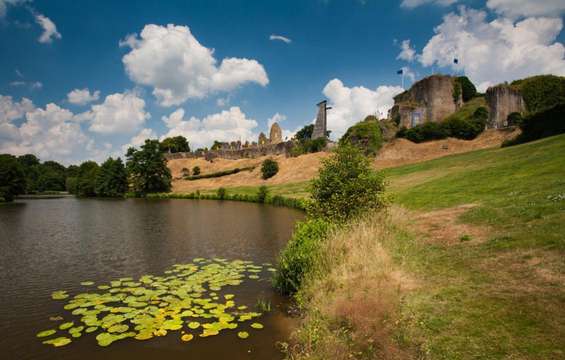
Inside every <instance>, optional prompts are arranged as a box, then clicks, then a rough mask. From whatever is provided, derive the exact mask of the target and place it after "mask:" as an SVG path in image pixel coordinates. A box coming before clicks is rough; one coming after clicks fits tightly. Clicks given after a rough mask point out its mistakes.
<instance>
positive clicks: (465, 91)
mask: <svg viewBox="0 0 565 360" xmlns="http://www.w3.org/2000/svg"><path fill="white" fill-rule="evenodd" d="M456 81H457V83H458V84H459V86H460V87H461V93H462V95H463V101H464V102H467V101H469V100H471V99H473V98H474V97H475V96H477V88H476V87H475V85H473V83H472V82H471V80H469V78H468V77H466V76H460V77H458V78H457V80H456Z"/></svg>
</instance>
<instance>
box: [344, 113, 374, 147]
mask: <svg viewBox="0 0 565 360" xmlns="http://www.w3.org/2000/svg"><path fill="white" fill-rule="evenodd" d="M346 142H348V143H350V144H352V145H353V146H356V147H358V148H359V149H361V151H363V152H364V153H365V155H375V154H376V153H377V151H379V149H380V148H381V146H382V144H383V138H382V133H381V128H380V126H379V120H378V119H377V118H376V117H375V116H372V115H371V116H367V117H366V118H365V120H363V121H361V122H358V123H357V124H355V125H353V126H351V127H350V128H349V129H347V131H346V133H345V134H344V135H343V136H342V137H341V139H340V140H339V143H340V144H344V143H346Z"/></svg>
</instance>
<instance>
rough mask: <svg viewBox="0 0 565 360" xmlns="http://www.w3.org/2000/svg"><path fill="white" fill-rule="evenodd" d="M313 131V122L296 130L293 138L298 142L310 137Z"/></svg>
mask: <svg viewBox="0 0 565 360" xmlns="http://www.w3.org/2000/svg"><path fill="white" fill-rule="evenodd" d="M313 132H314V124H311V125H306V126H304V127H303V128H302V129H300V130H298V132H297V133H296V135H294V138H295V139H296V140H298V141H300V142H303V141H305V140H310V139H312V133H313Z"/></svg>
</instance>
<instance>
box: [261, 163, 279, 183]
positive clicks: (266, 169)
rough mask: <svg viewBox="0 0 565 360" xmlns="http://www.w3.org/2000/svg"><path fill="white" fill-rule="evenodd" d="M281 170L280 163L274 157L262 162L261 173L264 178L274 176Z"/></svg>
mask: <svg viewBox="0 0 565 360" xmlns="http://www.w3.org/2000/svg"><path fill="white" fill-rule="evenodd" d="M278 172H279V163H278V162H276V161H275V160H273V159H266V160H264V161H263V163H262V164H261V174H262V177H263V180H267V179H269V178H272V177H273V176H275V175H276V174H277V173H278Z"/></svg>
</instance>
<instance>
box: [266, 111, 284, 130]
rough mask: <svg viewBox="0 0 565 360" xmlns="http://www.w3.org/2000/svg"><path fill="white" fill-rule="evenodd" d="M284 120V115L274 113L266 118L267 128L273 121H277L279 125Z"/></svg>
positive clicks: (269, 127)
mask: <svg viewBox="0 0 565 360" xmlns="http://www.w3.org/2000/svg"><path fill="white" fill-rule="evenodd" d="M285 120H286V115H283V114H279V113H275V115H273V116H271V117H270V118H269V119H267V128H268V129H271V126H273V124H274V123H278V124H279V125H280V124H281V122H283V121H285Z"/></svg>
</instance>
